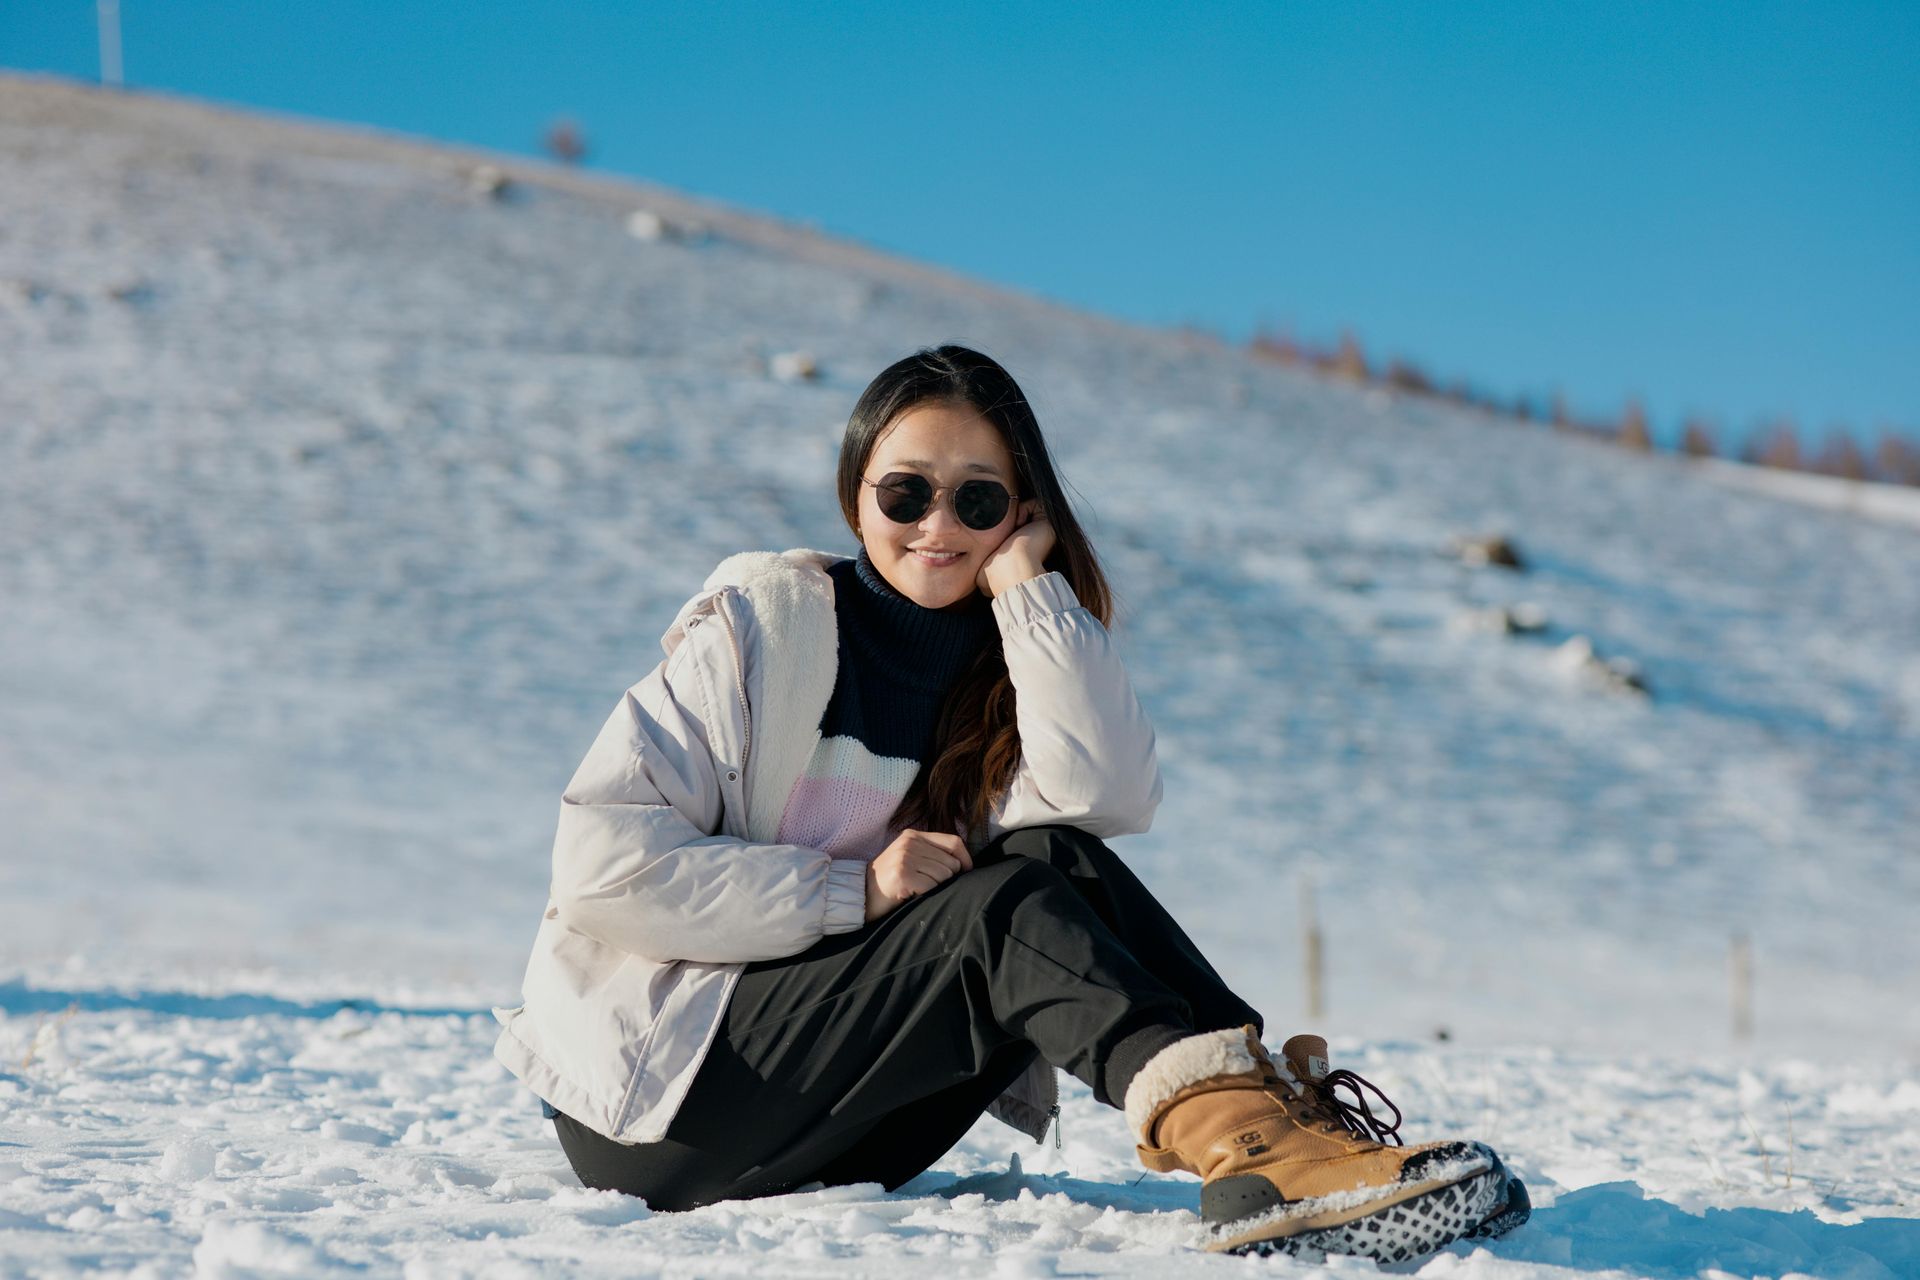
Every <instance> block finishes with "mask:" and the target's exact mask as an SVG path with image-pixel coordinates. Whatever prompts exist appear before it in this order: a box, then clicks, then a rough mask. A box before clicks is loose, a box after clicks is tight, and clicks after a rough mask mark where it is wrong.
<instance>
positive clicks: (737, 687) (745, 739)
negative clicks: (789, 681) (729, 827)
mask: <svg viewBox="0 0 1920 1280" xmlns="http://www.w3.org/2000/svg"><path fill="white" fill-rule="evenodd" d="M714 612H715V613H717V614H719V615H720V621H721V622H723V623H725V624H726V628H727V642H728V643H729V644H730V645H731V646H732V647H733V688H734V692H735V693H737V694H738V695H739V697H740V793H741V794H742V795H745V794H746V790H747V779H746V773H747V752H749V751H750V750H752V748H753V715H752V712H751V711H750V710H749V709H748V707H747V674H746V660H745V659H744V658H742V657H741V654H740V637H739V636H738V635H736V634H735V633H734V630H733V619H732V618H731V617H729V616H727V609H726V605H725V604H724V603H723V602H721V601H715V602H714ZM746 816H747V815H746V809H745V806H744V805H743V806H742V807H741V813H740V822H741V829H742V831H743V832H744V831H745V828H746Z"/></svg>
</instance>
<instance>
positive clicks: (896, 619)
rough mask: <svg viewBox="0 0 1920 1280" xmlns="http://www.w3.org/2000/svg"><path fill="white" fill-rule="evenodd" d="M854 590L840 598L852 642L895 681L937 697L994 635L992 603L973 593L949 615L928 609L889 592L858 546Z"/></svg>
mask: <svg viewBox="0 0 1920 1280" xmlns="http://www.w3.org/2000/svg"><path fill="white" fill-rule="evenodd" d="M848 585H849V586H850V587H854V588H855V589H853V590H849V591H846V592H843V593H841V594H842V595H843V596H844V597H845V600H844V602H843V608H844V610H845V612H846V614H847V616H848V618H849V620H850V621H851V622H852V624H853V626H852V630H853V633H854V639H855V641H856V642H857V643H858V644H859V645H860V648H861V650H862V651H863V652H864V653H865V655H866V656H867V657H870V658H873V659H875V660H877V661H879V662H882V663H885V664H886V670H887V672H888V673H889V674H890V675H892V676H893V677H894V678H896V679H898V680H900V681H901V682H903V683H905V684H909V685H912V686H914V687H916V688H920V689H927V690H932V691H941V690H945V689H946V688H947V687H949V686H950V685H951V684H952V683H953V682H954V681H955V680H956V679H958V678H959V676H960V673H961V672H962V671H964V670H965V669H966V667H967V665H968V664H969V663H971V662H972V661H973V659H974V656H975V655H976V654H978V653H979V652H980V647H981V646H982V645H983V644H986V643H987V641H988V639H989V637H991V636H992V635H993V634H994V632H995V631H996V630H997V627H996V625H995V623H994V619H993V601H992V600H990V599H989V598H988V597H987V595H986V593H985V592H979V591H976V592H975V593H974V594H973V595H972V596H970V597H969V598H968V599H967V600H966V602H965V603H963V604H961V605H960V606H958V607H955V608H951V609H929V608H927V607H926V606H924V605H921V604H916V603H915V602H914V601H912V600H910V599H908V598H907V597H906V596H904V595H902V594H900V592H899V591H897V590H895V589H894V586H893V584H892V583H890V582H888V581H887V580H886V578H884V577H883V576H881V573H880V571H879V569H878V568H876V567H875V566H874V563H873V561H872V560H871V559H870V558H869V557H868V556H867V549H866V547H864V546H862V547H861V548H860V550H859V552H858V554H856V555H855V556H854V560H853V582H851V583H849V584H848Z"/></svg>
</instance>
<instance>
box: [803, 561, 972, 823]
mask: <svg viewBox="0 0 1920 1280" xmlns="http://www.w3.org/2000/svg"><path fill="white" fill-rule="evenodd" d="M827 575H828V576H829V577H830V578H832V579H833V592H834V604H833V608H834V617H835V621H836V623H837V625H838V628H839V635H840V644H839V669H838V672H837V674H836V675H835V677H834V684H833V696H832V697H831V698H829V699H828V700H827V709H826V712H825V713H824V714H823V715H822V717H821V720H820V741H819V744H818V745H817V746H816V747H815V748H814V752H813V755H812V757H811V758H810V759H809V760H808V762H807V767H806V769H805V771H804V772H803V773H802V774H801V776H800V779H799V781H798V782H796V783H795V784H794V788H793V790H792V791H791V792H790V793H789V794H788V796H787V803H786V808H785V809H784V810H783V811H782V813H781V817H780V833H779V835H778V837H777V839H779V840H780V841H781V842H782V843H783V844H799V845H806V846H809V847H811V848H815V849H824V850H826V851H827V853H828V854H830V855H832V856H833V857H836V858H859V859H861V860H871V859H872V858H873V857H874V856H875V855H876V854H878V853H879V852H880V851H881V850H882V849H884V848H886V847H887V845H888V844H889V843H890V842H891V841H892V839H893V837H894V836H895V835H896V834H898V832H897V830H896V829H895V828H894V827H893V826H892V823H891V819H892V816H893V811H894V809H895V808H896V807H898V805H899V803H900V799H901V797H902V796H904V795H906V793H907V789H908V788H909V787H910V786H912V785H913V780H914V778H915V776H917V775H918V773H919V771H920V766H921V765H922V764H923V763H925V761H926V760H927V759H928V757H929V756H930V755H931V754H932V752H933V750H934V748H935V746H936V745H937V744H936V743H935V742H934V740H933V736H934V731H935V729H936V728H937V727H938V720H939V716H940V707H941V704H942V703H943V702H944V701H945V700H946V696H947V693H948V691H949V690H951V689H952V688H953V685H954V683H955V682H956V681H957V680H958V679H959V678H960V676H961V675H962V674H963V673H964V672H965V671H966V669H967V667H968V666H969V665H970V664H971V663H972V662H973V659H974V657H975V655H977V654H978V653H979V652H980V649H981V647H982V646H983V645H987V644H991V643H993V642H994V636H995V623H994V618H993V601H992V600H990V599H989V598H988V597H987V596H986V594H985V593H975V594H974V595H973V596H971V597H969V598H968V600H967V601H965V602H964V603H963V604H961V605H960V606H958V607H956V608H952V609H928V608H925V607H924V606H922V605H918V604H915V603H914V602H913V601H912V600H910V599H908V598H907V597H906V596H904V595H901V594H900V592H898V591H896V590H895V589H894V588H893V586H892V585H891V584H890V583H888V582H887V580H886V579H885V578H883V577H882V576H881V575H880V571H879V570H878V569H876V568H875V567H874V564H873V561H872V560H870V559H868V558H867V551H866V548H865V547H862V548H860V551H859V553H858V554H857V555H856V556H854V557H853V558H852V559H850V560H840V561H836V562H835V563H833V564H831V565H829V566H828V567H827Z"/></svg>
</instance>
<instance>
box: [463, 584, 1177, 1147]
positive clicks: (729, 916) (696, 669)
mask: <svg viewBox="0 0 1920 1280" xmlns="http://www.w3.org/2000/svg"><path fill="white" fill-rule="evenodd" d="M845 558H846V557H844V556H839V555H833V554H830V553H827V552H820V551H808V550H804V549H796V550H792V551H786V552H778V553H776V552H770V551H749V552H743V553H741V554H739V555H735V556H730V557H728V558H727V559H726V560H724V561H722V562H721V564H720V566H719V567H718V568H717V569H715V570H714V571H713V573H712V574H711V575H710V576H709V577H708V578H707V581H706V584H705V586H704V587H703V588H702V589H701V591H700V592H699V594H697V595H695V596H694V597H693V598H692V599H691V600H689V601H687V603H686V604H685V605H683V606H682V607H681V609H680V612H679V613H678V614H677V615H676V616H675V618H674V620H673V624H672V625H671V626H670V627H669V628H668V629H667V633H666V635H665V636H664V637H663V638H662V640H661V647H662V648H663V649H665V651H666V657H665V659H664V660H662V661H661V663H660V664H659V665H658V666H657V667H655V668H654V670H653V671H652V672H651V673H650V674H649V675H647V677H646V678H645V679H643V680H641V681H640V682H639V683H638V684H636V685H634V686H633V687H631V688H630V689H628V690H627V692H626V696H625V697H623V698H622V699H621V701H620V705H619V706H617V707H616V708H614V711H613V714H612V715H611V716H610V717H608V719H607V722H606V724H605V726H603V727H602V728H601V730H600V733H599V736H598V737H597V738H595V739H594V742H593V745H592V747H590V748H589V749H588V751H587V755H586V759H584V760H583V761H581V764H580V768H579V770H578V771H577V772H575V774H574V775H573V780H572V781H571V782H569V783H568V784H567V789H566V791H565V792H564V793H563V794H562V796H561V797H560V825H559V832H558V835H557V837H556V838H555V840H554V846H553V881H552V886H551V889H550V891H549V893H550V896H549V898H548V901H547V909H546V916H545V918H544V919H543V920H542V921H541V923H540V929H539V932H538V934H537V935H536V936H535V938H534V944H533V955H532V958H531V959H530V960H529V961H528V963H527V972H526V979H525V983H524V987H523V999H524V1003H523V1004H520V1005H517V1006H515V1007H513V1008H511V1009H495V1010H494V1011H493V1014H494V1017H495V1018H496V1019H498V1020H499V1022H500V1023H501V1026H502V1030H501V1033H500V1036H499V1039H498V1040H497V1041H496V1042H495V1045H494V1056H495V1057H496V1058H497V1059H499V1060H500V1062H502V1063H503V1064H505V1066H506V1067H507V1069H508V1070H509V1071H511V1072H513V1074H514V1075H516V1076H518V1077H519V1078H520V1079H521V1080H522V1081H524V1082H525V1083H526V1084H527V1086H528V1087H529V1088H531V1089H532V1090H533V1091H534V1092H535V1093H536V1094H538V1095H539V1096H540V1097H542V1098H544V1099H546V1100H547V1101H548V1102H550V1103H552V1104H553V1105H554V1106H555V1107H558V1108H559V1109H560V1110H561V1111H564V1112H566V1113H567V1114H568V1115H570V1116H572V1117H573V1118H574V1119H576V1120H579V1121H580V1122H581V1123H582V1124H585V1125H587V1126H588V1127H590V1128H592V1129H594V1130H596V1131H598V1132H599V1133H602V1134H604V1135H606V1136H607V1137H609V1138H612V1139H615V1140H616V1141H620V1142H628V1143H635V1142H652V1141H655V1140H656V1139H658V1138H660V1137H661V1136H663V1135H664V1134H665V1133H666V1129H667V1124H668V1122H669V1121H671V1120H672V1119H673V1113H674V1111H675V1110H676V1109H677V1108H678V1107H679V1105H680V1101H681V1099H682V1098H684V1097H685V1096H686V1092H687V1088H688V1086H689V1085H690V1084H691V1083H692V1081H693V1075H694V1072H695V1071H696V1070H697V1069H698V1068H699V1066H700V1062H701V1059H702V1058H704V1057H705V1056H706V1052H707V1046H708V1045H709V1044H711V1043H712V1040H713V1037H714V1035H715V1034H716V1033H717V1032H718V1031H719V1029H720V1026H721V1024H722V1022H723V1020H724V1015H725V1012H726V1007H727V999H728V997H729V996H730V995H731V994H732V991H733V986H734V983H735V981H736V980H737V978H738V976H739V973H740V970H741V968H742V967H743V965H744V964H745V963H746V962H748V961H753V960H763V959H775V958H778V957H781V956H788V955H792V954H794V953H796V952H799V951H804V950H805V949H806V948H807V947H809V946H811V945H812V944H813V943H814V942H816V941H818V940H819V939H820V938H821V937H822V936H824V935H826V934H831V933H844V932H848V931H851V930H854V929H857V928H859V927H860V926H861V925H862V924H863V923H864V922H865V915H866V864H864V863H862V862H859V861H854V860H848V859H839V860H835V859H832V858H829V857H828V856H827V855H826V854H825V853H824V852H822V851H821V850H819V849H812V848H807V847H805V846H801V845H792V844H780V843H776V842H775V836H776V834H777V832H778V829H779V825H780V818H781V814H782V811H783V810H784V808H785V806H786V799H787V795H788V793H789V792H790V791H791V790H792V789H793V785H794V782H795V780H796V779H798V777H799V776H800V773H801V771H802V770H803V769H804V768H805V767H806V763H807V760H808V758H809V757H810V756H811V755H812V754H813V749H814V746H815V745H816V744H817V743H818V742H819V738H820V729H819V725H820V719H821V716H822V714H823V713H824V712H825V710H826V705H827V700H828V699H829V697H831V695H832V693H833V685H834V677H835V674H836V666H837V663H838V648H837V640H838V636H837V633H836V621H835V616H834V609H833V580H832V579H831V578H830V577H828V576H827V572H826V566H827V565H829V564H832V563H834V562H835V561H838V560H842V559H845ZM993 615H994V618H995V620H996V622H997V623H998V625H999V629H1000V635H1001V641H1002V647H1003V649H1004V652H1005V654H1006V661H1007V671H1008V674H1009V676H1010V677H1011V679H1012V681H1013V686H1014V693H1015V703H1016V711H1015V714H1016V716H1017V717H1018V724H1019V728H1020V741H1021V759H1020V764H1019V768H1018V772H1017V774H1016V775H1015V777H1014V780H1013V784H1012V786H1011V787H1010V788H1009V789H1008V790H1007V792H1006V794H1005V795H1003V796H1002V797H1000V798H999V800H998V802H997V803H996V805H995V806H994V809H993V813H992V815H991V817H990V819H989V822H988V825H987V828H986V831H985V834H984V836H983V837H981V843H984V842H985V841H988V840H991V839H993V838H994V837H995V836H997V835H999V834H1000V833H1001V832H1002V831H1006V830H1010V829H1012V828H1016V827H1026V826H1037V825H1040V824H1044V823H1069V824H1072V825H1074V826H1077V827H1081V828H1083V829H1085V830H1087V831H1090V832H1092V833H1094V834H1095V835H1099V836H1101V837H1109V836H1117V835H1124V834H1129V833H1134V832H1142V831H1145V830H1146V829H1147V827H1148V825H1149V823H1150V822H1151V821H1152V818H1153V812H1154V810H1155V808H1157V807H1158V806H1159V803H1160V794H1161V787H1160V771H1159V766H1158V763H1157V761H1156V759H1155V754H1154V734H1153V727H1152V725H1151V724H1149V723H1148V721H1147V717H1146V715H1145V713H1144V712H1143V711H1142V710H1141V707H1140V703H1139V700H1138V699H1137V698H1136V697H1135V695H1134V691H1133V685H1132V682H1131V681H1130V680H1129V679H1128V677H1127V673H1126V668H1125V666H1124V665H1123V664H1122V662H1121V659H1120V655H1119V653H1118V652H1117V651H1116V649H1115V647H1114V645H1113V641H1112V638H1111V637H1110V636H1109V635H1108V634H1107V630H1106V628H1105V627H1103V626H1101V625H1100V622H1099V620H1098V619H1096V618H1095V617H1094V616H1093V615H1092V614H1091V613H1089V612H1088V611H1087V610H1086V609H1085V608H1083V607H1082V606H1081V604H1080V602H1079V601H1078V600H1077V599H1076V598H1075V597H1074V594H1073V589H1072V588H1071V587H1070V586H1068V584H1067V580H1066V578H1065V577H1063V576H1062V575H1061V574H1059V573H1045V574H1041V575H1040V576H1039V577H1036V578H1031V579H1028V580H1027V581H1025V582H1022V583H1019V584H1017V585H1015V586H1013V587H1011V588H1009V589H1008V590H1006V591H1004V592H1002V593H1001V594H1000V595H999V596H997V597H996V598H995V599H994V601H993ZM1055 1085H1056V1081H1055V1078H1054V1070H1053V1068H1052V1067H1051V1066H1049V1065H1048V1064H1047V1063H1046V1062H1045V1061H1044V1060H1036V1061H1035V1063H1034V1066H1033V1069H1032V1070H1030V1071H1029V1072H1027V1073H1026V1075H1024V1076H1022V1077H1021V1078H1020V1079H1019V1080H1018V1081H1016V1082H1015V1084H1014V1085H1013V1087H1012V1088H1010V1089H1008V1090H1007V1092H1006V1093H1004V1094H1002V1095H1001V1097H1000V1098H999V1099H997V1100H996V1102H995V1103H994V1105H993V1107H992V1108H991V1109H990V1110H991V1113H992V1114H993V1115H995V1116H996V1117H997V1118H999V1119H1001V1120H1004V1121H1006V1122H1007V1123H1009V1124H1011V1125H1013V1126H1014V1127H1015V1128H1018V1129H1020V1130H1022V1131H1023V1132H1025V1133H1027V1134H1029V1135H1030V1136H1032V1137H1033V1138H1034V1139H1035V1140H1036V1141H1038V1140H1039V1139H1040V1138H1041V1137H1042V1136H1043V1135H1044V1134H1045V1132H1046V1125H1047V1118H1048V1115H1049V1113H1050V1112H1051V1111H1052V1110H1053V1109H1054V1107H1055V1103H1056V1100H1057V1096H1058V1095H1057V1092H1056V1089H1055Z"/></svg>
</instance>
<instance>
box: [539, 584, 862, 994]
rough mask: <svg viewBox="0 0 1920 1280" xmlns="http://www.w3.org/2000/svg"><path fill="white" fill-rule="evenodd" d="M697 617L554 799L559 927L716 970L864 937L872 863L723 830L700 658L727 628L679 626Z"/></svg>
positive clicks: (673, 638)
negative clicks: (822, 942)
mask: <svg viewBox="0 0 1920 1280" xmlns="http://www.w3.org/2000/svg"><path fill="white" fill-rule="evenodd" d="M692 612H695V610H693V609H692V608H691V605H690V607H689V609H683V610H682V617H681V619H680V620H676V622H675V625H674V628H673V629H672V630H671V631H669V633H668V638H667V640H666V641H665V642H664V643H665V644H666V646H667V650H668V656H667V657H666V659H664V660H663V661H662V662H661V663H660V665H659V666H657V667H655V668H654V670H653V672H652V673H651V674H649V675H648V676H647V677H646V678H645V679H643V680H641V681H640V682H639V683H638V684H636V685H634V686H633V687H632V688H630V689H628V690H627V692H626V696H624V697H623V698H621V700H620V705H618V706H617V707H615V708H614V709H613V714H612V715H610V716H608V717H607V722H606V724H605V725H603V726H602V727H601V729H600V733H599V736H598V737H596V738H595V739H594V742H593V745H592V746H591V747H590V748H589V749H588V751H587V755H586V759H584V760H583V761H581V763H580V767H579V769H578V770H576V771H575V773H574V775H573V780H572V781H571V782H569V783H568V784H567V789H566V791H565V792H564V793H563V794H562V795H561V797H560V825H559V831H558V834H557V835H556V836H555V839H554V845H553V887H552V894H553V906H554V910H555V912H556V913H557V916H558V919H559V920H560V921H561V922H562V923H563V924H565V925H566V926H567V927H568V928H569V929H572V930H574V931H575V932H578V933H582V934H585V935H586V936H588V937H590V938H595V939H598V940H599V941H601V942H604V943H607V944H608V945H610V946H615V947H619V948H621V949H622V950H625V951H630V952H632V953H634V954H635V955H639V956H644V957H646V958H648V959H651V960H660V961H667V960H695V961H703V962H706V963H715V964H724V963H729V962H732V961H747V960H770V959H775V958H778V957H780V956H787V955H792V954H794V953H795V952H798V951H803V950H805V949H806V948H807V947H809V946H811V945H812V944H813V943H814V942H816V941H818V940H819V939H820V938H821V937H822V936H823V935H826V934H831V933H846V932H850V931H852V930H854V929H858V928H859V927H860V926H861V925H862V924H864V923H865V921H866V865H865V864H864V863H861V862H857V861H851V860H846V859H840V860H835V859H832V858H829V857H828V856H827V855H826V853H825V852H824V851H822V850H820V849H813V848H808V847H806V846H804V845H792V844H758V843H753V842H751V841H746V840H740V839H736V838H734V837H732V836H728V835H721V834H716V833H717V832H718V831H719V830H720V819H721V810H722V804H723V795H722V790H721V772H722V767H721V766H718V765H716V763H715V761H714V758H713V753H712V751H711V749H710V747H709V745H708V742H707V734H706V723H707V722H706V718H705V697H706V694H705V691H704V682H703V681H702V679H701V674H700V670H699V668H698V666H697V664H698V663H699V662H700V658H699V656H698V655H699V646H700V645H701V644H705V643H712V642H713V641H714V639H715V633H718V632H721V630H722V628H721V627H720V625H719V624H718V623H715V624H714V625H712V626H708V627H704V628H699V627H696V628H692V629H690V630H682V623H683V621H684V620H685V618H686V617H688V616H689V615H690V613H692ZM721 643H725V641H724V639H722V640H721ZM731 660H732V659H731V657H730V656H729V657H728V659H727V661H728V662H731Z"/></svg>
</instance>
